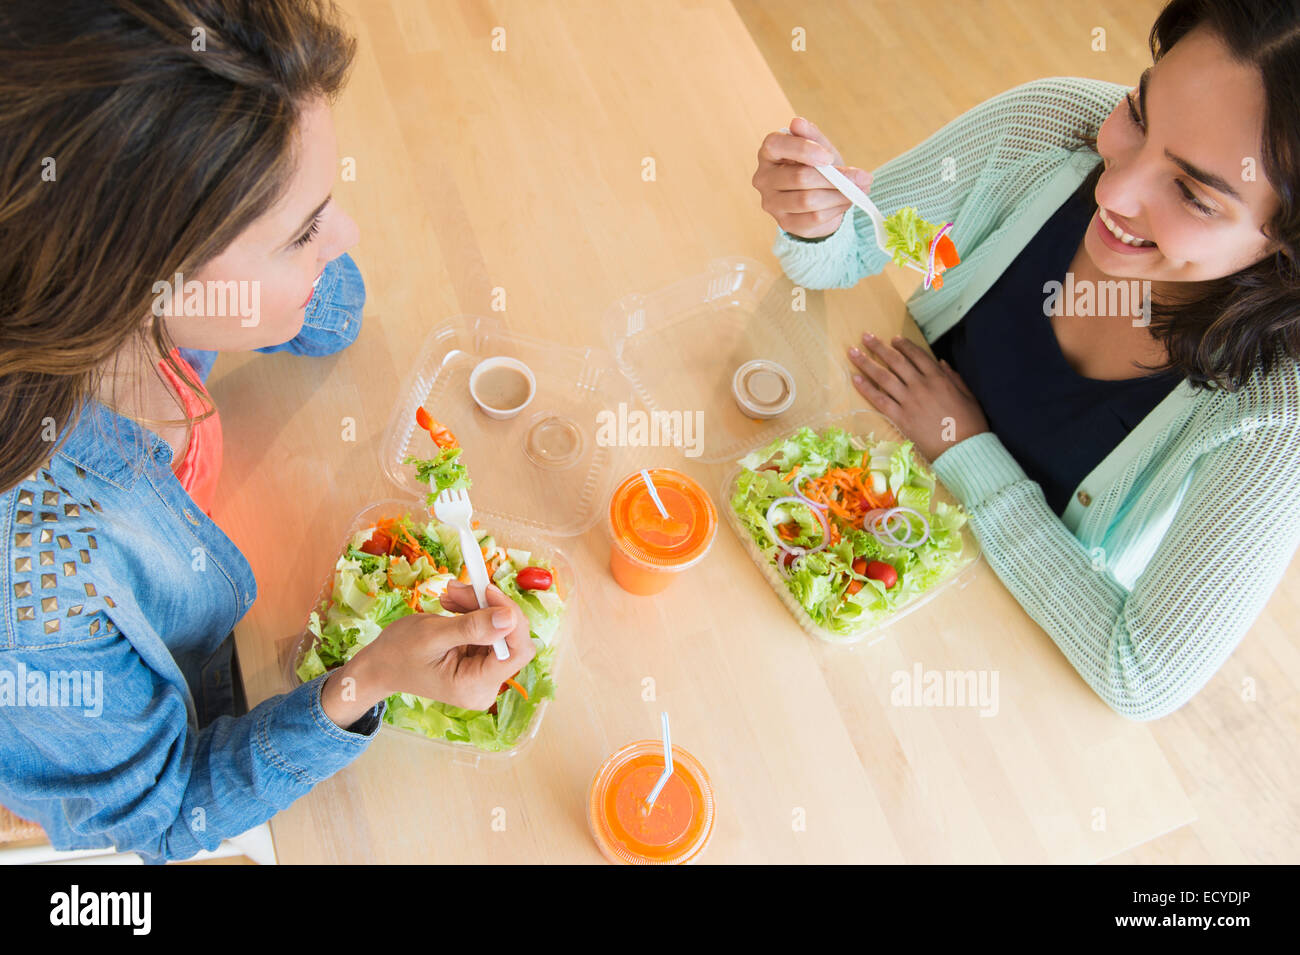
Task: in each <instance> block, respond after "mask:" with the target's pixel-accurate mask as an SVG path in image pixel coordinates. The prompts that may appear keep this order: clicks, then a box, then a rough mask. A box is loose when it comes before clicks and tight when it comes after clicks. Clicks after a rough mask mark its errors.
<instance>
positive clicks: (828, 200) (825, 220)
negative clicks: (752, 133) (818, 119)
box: [751, 116, 871, 239]
mask: <svg viewBox="0 0 1300 955" xmlns="http://www.w3.org/2000/svg"><path fill="white" fill-rule="evenodd" d="M843 162H844V160H843V159H842V158H841V157H840V154H839V151H838V150H837V149H836V148H835V147H834V146H832V145H831V141H830V140H829V139H827V138H826V136H825V135H824V134H823V133H822V131H821V130H820V129H818V128H817V127H816V126H814V125H813V124H812V123H810V122H809V121H808V120H806V119H804V118H803V117H801V116H796V117H795V118H794V119H792V120H790V132H788V133H782V132H776V133H768V134H767V136H766V137H765V138H764V139H763V144H762V145H761V146H760V147H759V148H758V169H757V170H756V171H755V172H754V178H753V180H751V181H752V182H753V185H754V188H755V189H757V190H758V194H759V195H760V196H762V200H763V201H762V206H763V211H764V212H767V213H768V214H770V215H771V216H772V218H773V219H775V220H776V224H777V225H779V226H780V227H781V228H782V229H784V230H785V231H786V232H789V233H790V234H791V235H797V236H801V237H803V238H805V239H820V238H823V237H825V236H828V235H830V234H831V233H832V232H834V231H835V230H836V229H838V228H839V226H840V220H841V219H842V218H843V216H844V213H845V212H847V211H848V210H849V209H851V208H852V207H853V203H851V202H849V200H848V199H846V198H844V196H843V195H842V194H841V193H840V191H839V190H838V189H835V188H833V187H832V186H831V184H830V183H829V182H827V181H826V177H825V176H823V175H822V174H821V173H820V172H818V171H817V170H816V169H814V168H813V167H814V166H826V165H830V166H834V167H835V168H836V169H838V170H839V171H840V172H842V173H844V175H845V176H847V177H848V178H849V179H851V180H852V181H853V182H854V184H855V185H857V186H858V188H860V189H861V190H862V191H863V192H869V191H870V189H871V173H869V172H867V171H865V170H863V169H858V168H856V167H855V166H845V165H843Z"/></svg>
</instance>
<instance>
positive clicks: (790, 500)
mask: <svg viewBox="0 0 1300 955" xmlns="http://www.w3.org/2000/svg"><path fill="white" fill-rule="evenodd" d="M782 504H803V505H804V506H807V504H808V502H807V501H805V500H803V499H802V498H798V497H778V498H777V499H776V500H775V501H773V502H772V503H771V504H770V505H768V508H767V513H766V514H765V515H764V516H763V523H764V525H765V529H766V530H767V532H768V533H769V534H770V535H771V536H772V540H774V541H776V546H777V548H778V549H779V550H782V551H788V552H789V553H791V554H794V555H796V556H798V555H801V554H815V553H817V552H818V551H819V550H821V549H822V548H823V547H825V546H826V545H827V544H829V543H830V540H831V528H830V525H829V524H827V523H826V515H825V514H823V513H822V512H821V511H819V510H817V508H815V507H813V508H809V509H810V510H811V511H812V512H813V513H814V514H816V515H817V520H818V521H820V522H821V525H822V542H821V543H820V544H818V545H817V546H816V547H791V546H790V545H789V544H787V543H786V542H785V541H783V540H781V535H780V534H778V533H777V532H776V528H775V527H773V526H772V512H773V511H775V510H776V509H777V508H778V507H780V506H781V505H782Z"/></svg>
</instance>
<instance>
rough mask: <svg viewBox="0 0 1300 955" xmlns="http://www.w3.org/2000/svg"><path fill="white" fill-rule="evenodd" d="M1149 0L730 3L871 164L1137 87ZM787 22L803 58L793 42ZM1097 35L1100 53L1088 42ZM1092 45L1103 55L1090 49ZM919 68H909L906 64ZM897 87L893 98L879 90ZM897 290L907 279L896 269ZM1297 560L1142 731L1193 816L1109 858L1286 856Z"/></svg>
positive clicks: (1298, 780) (1296, 793)
mask: <svg viewBox="0 0 1300 955" xmlns="http://www.w3.org/2000/svg"><path fill="white" fill-rule="evenodd" d="M1162 6H1163V4H1162V3H1161V2H1159V0H1132V2H1122V3H1121V2H1115V0H1056V2H1054V3H1051V4H1036V3H1027V2H1013V0H988V2H979V3H976V2H959V3H956V4H952V3H944V2H940V0H828V2H826V3H817V4H808V3H802V2H799V0H735V7H736V10H737V11H738V13H739V14H740V16H741V18H742V19H743V21H744V22H745V25H746V27H747V28H748V29H749V31H750V33H751V35H752V36H753V38H754V41H755V42H756V44H757V45H758V47H759V49H760V51H761V52H762V54H763V56H764V58H765V60H766V61H767V63H768V65H769V66H770V67H771V69H772V71H773V73H774V74H775V75H776V77H777V80H778V82H779V83H780V84H781V86H782V88H783V89H784V90H785V91H786V93H787V94H788V95H789V96H790V100H791V103H792V105H793V106H794V109H795V110H796V111H798V112H799V113H800V114H801V115H804V116H807V117H808V118H809V119H812V120H813V121H814V122H816V123H819V124H820V125H821V127H822V128H823V130H825V131H826V132H827V133H828V134H829V135H830V136H831V137H832V141H833V142H834V143H835V144H836V145H837V146H838V147H839V149H840V150H841V152H842V153H843V154H844V156H845V161H846V162H848V163H851V164H854V165H858V166H861V167H863V168H868V169H869V168H872V167H874V166H876V165H879V164H880V163H881V162H884V161H885V160H887V159H889V158H890V157H892V156H894V155H897V154H898V153H900V152H902V151H903V150H905V149H908V148H910V147H911V146H913V145H915V144H916V143H918V142H920V141H921V140H922V139H924V138H925V137H926V136H928V135H929V134H930V133H931V132H933V131H934V130H935V129H937V128H938V127H939V126H941V125H942V124H944V123H946V122H948V121H949V120H950V119H952V118H953V117H955V116H957V115H960V114H961V113H962V112H964V111H965V110H967V109H970V108H971V107H972V106H975V105H976V104H978V103H980V102H982V101H983V100H985V99H987V98H988V97H990V96H993V95H996V94H997V93H1000V92H1002V91H1003V90H1005V89H1009V88H1010V87H1012V86H1015V85H1017V84H1019V83H1024V82H1026V81H1028V80H1032V79H1035V78H1037V77H1041V76H1091V77H1095V78H1097V79H1102V80H1108V81H1110V82H1114V83H1130V84H1136V82H1137V77H1138V76H1139V75H1140V74H1141V72H1142V70H1144V69H1146V67H1147V66H1149V65H1150V64H1151V54H1150V51H1149V50H1148V48H1147V42H1146V40H1147V34H1148V33H1149V31H1150V29H1151V24H1152V23H1153V22H1154V20H1155V17H1156V14H1157V13H1159V11H1160V9H1161V7H1162ZM795 29H801V30H802V31H803V36H804V43H803V46H804V49H803V50H802V51H796V50H794V49H792V45H791V39H792V32H793V31H794V30H795ZM1097 30H1102V31H1104V44H1098V43H1097V42H1096V39H1097V36H1098V34H1096V33H1095V31H1097ZM1098 46H1104V48H1095V47H1098ZM917 56H919V57H920V58H921V60H922V61H923V62H925V63H926V64H928V65H934V64H939V65H938V66H937V67H936V68H935V69H929V68H927V69H926V70H925V71H924V72H923V73H921V74H919V75H918V74H917V72H916V71H915V68H914V66H915V63H916V62H917V59H916V57H917ZM904 76H906V77H907V78H908V82H907V84H906V85H907V87H908V88H909V89H910V90H911V94H910V95H909V96H908V98H907V101H906V103H905V104H904V103H902V102H899V101H897V100H895V99H894V98H892V97H881V96H879V95H878V94H879V93H880V92H882V91H894V90H897V89H900V88H901V87H902V81H901V78H902V77H904ZM893 277H894V278H896V279H897V280H898V283H897V284H898V287H899V288H900V289H910V288H911V287H912V286H913V285H914V284H915V283H913V282H912V281H911V279H910V278H908V277H907V275H906V274H904V273H902V272H894V273H893ZM1298 621H1300V556H1298V557H1297V558H1296V559H1294V560H1293V561H1292V563H1291V566H1290V568H1289V569H1288V571H1287V574H1286V576H1285V577H1284V578H1283V580H1282V583H1281V584H1280V585H1279V587H1278V589H1277V592H1276V593H1275V595H1274V597H1273V599H1272V600H1271V601H1270V602H1269V604H1268V605H1267V607H1266V608H1265V609H1264V612H1263V614H1262V615H1261V616H1260V618H1259V621H1258V622H1257V623H1256V624H1255V626H1254V627H1253V628H1252V629H1251V631H1250V632H1249V633H1248V634H1247V635H1246V637H1245V638H1244V639H1243V641H1242V644H1241V646H1240V647H1239V648H1238V649H1237V651H1236V652H1235V653H1234V654H1233V655H1232V657H1231V658H1230V659H1229V660H1228V662H1227V663H1226V664H1225V665H1224V667H1223V668H1222V669H1221V670H1220V671H1219V673H1218V674H1217V675H1216V676H1215V677H1214V678H1213V679H1211V680H1210V682H1209V684H1208V685H1207V686H1206V687H1205V689H1204V690H1202V691H1201V693H1200V694H1199V695H1198V696H1197V697H1196V698H1195V699H1194V700H1192V702H1191V703H1189V704H1188V705H1187V706H1185V707H1184V708H1183V709H1181V710H1180V711H1178V712H1177V713H1174V714H1173V715H1172V716H1170V717H1167V718H1166V719H1163V720H1160V721H1158V722H1157V723H1154V724H1152V726H1151V729H1152V733H1153V734H1154V736H1155V739H1156V741H1157V742H1158V744H1159V745H1160V748H1161V751H1162V752H1163V753H1164V754H1165V756H1166V758H1167V759H1168V761H1169V762H1170V764H1171V765H1172V766H1173V767H1174V769H1175V772H1176V773H1177V775H1178V779H1179V782H1180V783H1181V785H1182V786H1183V788H1184V790H1185V791H1186V792H1187V794H1188V796H1189V798H1190V799H1191V801H1192V805H1193V806H1194V807H1195V810H1196V814H1197V820H1196V821H1195V822H1194V823H1192V824H1191V825H1190V826H1187V827H1184V828H1181V829H1178V830H1177V831H1175V832H1173V833H1170V834H1168V835H1167V836H1165V837H1163V838H1160V839H1156V840H1154V841H1152V842H1151V843H1148V844H1147V845H1145V846H1142V847H1140V848H1137V849H1134V850H1132V851H1131V852H1126V853H1122V854H1120V855H1119V856H1117V857H1115V858H1114V859H1113V860H1111V861H1114V862H1120V863H1134V862H1149V863H1160V862H1201V863H1235V862H1267V863H1282V862H1295V861H1297V860H1300V692H1298V691H1300V649H1298V646H1300V641H1298V640H1297V635H1300V623H1298Z"/></svg>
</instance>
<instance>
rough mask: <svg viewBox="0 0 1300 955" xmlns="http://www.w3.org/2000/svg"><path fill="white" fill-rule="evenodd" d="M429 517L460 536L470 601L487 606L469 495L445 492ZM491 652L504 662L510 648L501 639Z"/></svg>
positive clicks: (485, 579) (485, 578)
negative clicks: (471, 586) (474, 600)
mask: <svg viewBox="0 0 1300 955" xmlns="http://www.w3.org/2000/svg"><path fill="white" fill-rule="evenodd" d="M433 516H434V517H436V518H438V520H440V521H442V522H443V523H444V524H450V525H451V526H452V527H454V528H456V533H457V534H459V535H460V557H461V560H463V561H464V562H465V567H466V569H467V570H468V571H469V582H470V584H471V585H473V587H474V597H475V598H476V599H477V600H478V605H479V606H480V607H486V606H487V585H488V571H487V564H486V563H484V561H483V552H482V551H481V550H479V548H478V541H477V540H475V539H474V530H473V528H471V527H470V521H471V520H473V519H474V505H473V504H471V503H470V500H469V491H466V490H465V489H464V488H460V489H458V490H453V489H452V488H447V490H445V491H443V492H442V493H441V494H439V495H438V497H437V498H436V499H435V500H434V502H433ZM492 652H493V653H495V654H496V655H497V659H498V660H505V659H508V658H509V656H510V648H509V647H507V646H506V641H505V639H504V638H502V639H500V640H497V641H496V642H494V643H493V644H492Z"/></svg>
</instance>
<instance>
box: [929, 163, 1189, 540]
mask: <svg viewBox="0 0 1300 955" xmlns="http://www.w3.org/2000/svg"><path fill="white" fill-rule="evenodd" d="M1084 185H1086V182H1085V183H1084ZM1095 210H1096V204H1095V203H1094V201H1093V198H1092V196H1091V195H1090V194H1089V193H1088V191H1087V190H1085V189H1084V186H1080V187H1079V189H1078V190H1076V191H1075V193H1074V194H1073V195H1072V196H1070V198H1069V199H1067V200H1066V201H1065V202H1064V203H1063V204H1062V205H1061V207H1060V208H1059V209H1057V210H1056V212H1055V213H1053V214H1052V217H1051V218H1050V219H1048V220H1047V222H1045V223H1044V224H1043V227H1042V228H1041V229H1039V230H1038V234H1037V235H1035V236H1034V238H1033V239H1032V240H1031V241H1030V242H1029V244H1028V245H1026V246H1025V248H1024V249H1022V250H1021V252H1020V254H1019V255H1018V256H1016V258H1015V261H1013V262H1012V263H1011V264H1010V265H1009V266H1008V267H1007V269H1006V271H1004V272H1003V273H1002V275H1001V276H1000V277H999V278H998V280H997V281H996V282H995V283H994V284H993V286H992V287H991V288H990V289H989V290H988V291H987V292H985V293H984V295H983V296H982V297H981V298H980V300H979V301H978V302H976V303H975V304H974V305H973V306H972V307H971V309H970V310H969V311H968V312H967V313H966V315H965V316H964V317H963V318H962V319H961V320H960V321H959V322H957V324H956V325H954V326H953V327H952V328H950V329H949V330H948V331H946V332H944V334H942V335H940V336H939V337H938V338H937V339H935V340H934V341H933V342H932V343H931V348H932V349H933V350H934V353H935V355H937V356H938V357H940V358H945V359H947V360H948V364H950V365H952V367H953V368H955V369H956V370H957V371H958V372H959V373H960V374H961V376H962V378H963V379H965V381H966V383H967V384H968V385H970V388H971V390H972V391H973V392H975V396H976V397H977V398H978V399H979V402H980V405H981V406H982V407H983V409H984V416H985V417H986V418H988V422H989V429H990V430H991V431H993V433H994V434H996V435H997V436H998V439H999V440H1001V442H1002V443H1003V445H1005V446H1006V448H1007V450H1008V451H1010V452H1011V455H1012V456H1013V457H1014V458H1015V459H1016V461H1017V462H1019V464H1020V466H1021V467H1022V468H1024V470H1025V473H1026V474H1027V475H1029V477H1030V478H1031V479H1032V480H1034V481H1037V482H1038V484H1039V485H1040V486H1041V487H1042V489H1043V495H1044V497H1045V498H1046V499H1047V503H1048V506H1050V507H1051V508H1052V510H1054V511H1055V512H1056V513H1057V514H1062V515H1063V514H1064V512H1065V508H1066V506H1067V505H1068V504H1069V503H1070V495H1071V494H1073V493H1074V489H1075V488H1076V487H1078V486H1079V484H1080V483H1081V482H1082V481H1083V479H1084V478H1085V477H1087V476H1088V474H1089V473H1090V472H1091V471H1092V470H1093V468H1095V467H1096V466H1097V465H1098V464H1100V463H1101V461H1102V459H1103V458H1105V457H1106V455H1108V454H1109V453H1110V452H1111V451H1112V450H1114V448H1115V446H1116V445H1117V444H1119V443H1120V441H1122V440H1123V439H1124V437H1125V436H1126V435H1127V434H1128V433H1129V432H1130V431H1131V430H1133V428H1134V427H1136V426H1137V424H1138V422H1140V421H1141V420H1142V419H1143V418H1145V417H1146V416H1147V415H1148V414H1150V413H1151V410H1152V409H1153V408H1155V406H1156V405H1158V404H1159V403H1160V402H1161V401H1162V400H1163V399H1164V398H1165V396H1166V395H1168V394H1169V392H1171V391H1172V390H1173V389H1174V387H1175V386H1177V385H1178V383H1179V382H1180V381H1182V376H1181V375H1179V374H1176V373H1172V372H1165V373H1161V374H1156V375H1146V376H1143V377H1139V378H1125V379H1122V380H1119V381H1102V380H1101V379H1097V378H1084V377H1083V376H1081V375H1079V374H1078V373H1077V372H1075V370H1074V369H1073V368H1071V367H1070V363H1069V362H1068V361H1066V360H1065V355H1064V354H1063V353H1062V352H1061V347H1060V345H1059V344H1058V343H1057V340H1056V332H1055V330H1054V329H1053V328H1052V322H1051V319H1050V318H1049V317H1048V316H1047V315H1045V314H1044V313H1043V310H1044V303H1045V301H1046V299H1047V297H1048V296H1047V293H1046V292H1044V290H1043V286H1044V285H1045V284H1046V283H1047V282H1050V281H1057V282H1060V283H1061V284H1062V286H1064V285H1065V272H1066V269H1068V268H1069V266H1070V262H1071V261H1072V260H1073V258H1074V253H1075V251H1077V249H1078V247H1079V242H1080V240H1081V238H1082V236H1083V234H1084V229H1085V228H1087V225H1088V221H1089V219H1091V217H1092V214H1093V212H1094V211H1095ZM1060 294H1061V296H1062V297H1064V296H1065V292H1064V291H1062V292H1061V293H1060Z"/></svg>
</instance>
